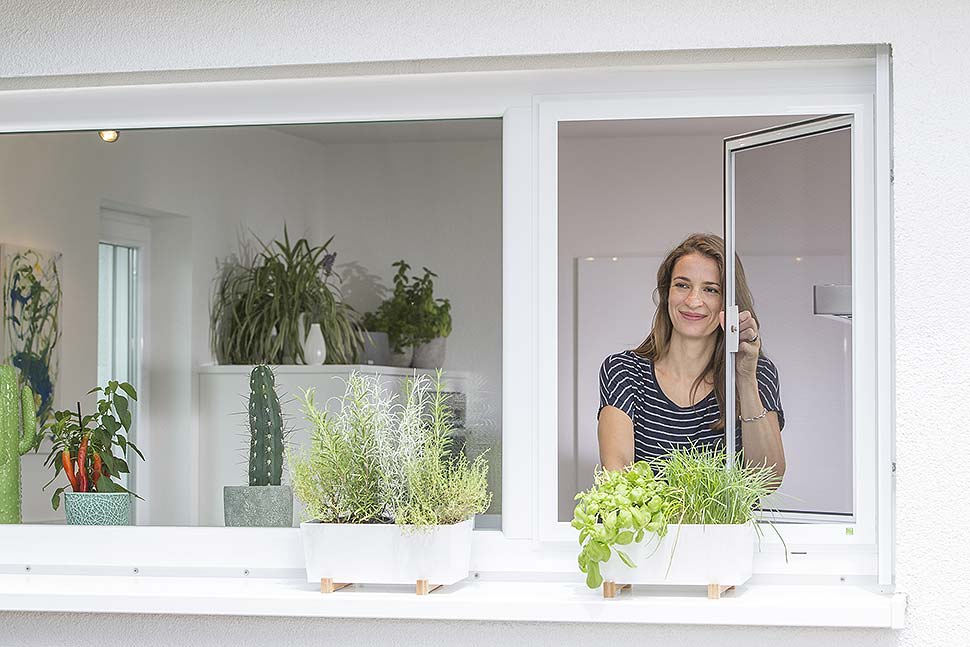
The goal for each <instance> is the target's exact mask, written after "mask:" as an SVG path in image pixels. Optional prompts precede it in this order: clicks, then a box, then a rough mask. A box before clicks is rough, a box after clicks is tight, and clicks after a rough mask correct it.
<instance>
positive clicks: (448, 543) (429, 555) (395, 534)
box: [292, 372, 491, 594]
mask: <svg viewBox="0 0 970 647" xmlns="http://www.w3.org/2000/svg"><path fill="white" fill-rule="evenodd" d="M331 404H332V406H331V408H330V410H328V411H324V410H320V409H318V408H317V406H316V405H315V404H314V400H313V391H312V390H311V391H307V392H306V393H305V394H304V398H303V409H304V412H305V414H306V417H307V420H308V421H309V423H310V425H311V427H312V438H311V444H310V448H309V451H308V452H306V453H304V454H303V455H301V456H300V457H299V458H297V459H295V460H294V461H293V464H292V474H293V488H294V492H295V493H296V496H297V497H298V498H299V499H300V500H301V501H302V502H303V503H304V504H305V506H306V509H305V512H304V519H305V521H304V523H302V524H301V525H300V529H301V534H302V537H303V548H304V552H305V555H306V568H307V581H309V582H320V585H321V589H322V590H323V591H325V592H330V591H333V590H334V589H335V588H337V587H338V584H337V583H342V584H348V583H362V584H363V583H382V584H414V585H415V587H416V592H417V593H419V594H421V593H427V592H429V591H430V590H431V588H433V587H436V586H440V585H448V584H453V583H455V582H458V581H460V580H462V579H464V578H465V577H467V576H468V569H469V561H470V558H471V533H472V525H473V517H474V515H475V514H478V513H481V512H484V511H485V510H486V509H487V508H488V505H489V503H490V499H491V496H490V494H489V492H488V464H487V462H486V461H485V457H484V456H480V457H478V458H476V459H475V460H474V461H469V460H468V458H467V456H466V455H465V454H464V453H463V452H457V453H453V452H452V447H451V446H452V424H453V419H454V417H453V416H452V415H451V414H450V412H449V410H448V406H447V397H446V395H445V393H444V392H443V390H442V388H441V374H440V372H439V373H438V377H437V379H436V380H432V379H431V378H430V377H429V376H426V375H421V376H417V377H415V378H413V379H408V380H406V381H405V386H404V395H403V399H402V401H401V402H398V401H397V398H396V396H394V395H390V394H389V393H388V391H387V390H386V388H385V387H384V386H383V379H382V378H381V376H378V375H373V376H364V375H361V374H360V373H356V372H355V373H353V374H352V375H351V377H350V378H349V380H348V382H347V388H346V391H345V393H344V395H343V396H342V397H341V398H338V399H337V400H336V401H335V402H333V403H331Z"/></svg>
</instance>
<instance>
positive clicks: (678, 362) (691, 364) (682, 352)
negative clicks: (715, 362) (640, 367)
mask: <svg viewBox="0 0 970 647" xmlns="http://www.w3.org/2000/svg"><path fill="white" fill-rule="evenodd" d="M713 354H714V335H711V336H709V337H707V338H704V339H689V338H687V337H682V336H680V335H678V334H677V332H676V331H675V332H674V334H673V336H672V337H671V338H670V345H669V346H668V347H667V354H666V355H665V356H664V358H663V359H661V360H658V361H657V362H654V364H655V365H659V366H660V368H661V370H663V372H664V373H665V374H666V375H669V376H671V377H673V378H675V379H677V380H683V381H685V382H693V381H694V380H696V379H697V378H698V377H699V376H701V375H702V374H703V373H704V371H705V369H706V368H707V365H708V363H710V361H711V355H713Z"/></svg>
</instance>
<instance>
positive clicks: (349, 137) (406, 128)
mask: <svg viewBox="0 0 970 647" xmlns="http://www.w3.org/2000/svg"><path fill="white" fill-rule="evenodd" d="M805 118H806V117H805V116H800V115H784V116H777V117H712V118H695V119H620V120H610V121H573V122H563V123H562V124H561V125H560V127H559V128H560V131H559V132H560V135H561V136H563V137H658V136H678V137H679V136H691V135H699V136H715V137H720V138H723V137H729V136H731V135H738V134H741V133H746V132H751V131H753V130H760V129H762V128H768V127H771V126H777V125H779V124H785V123H791V122H794V121H799V120H801V119H805ZM273 129H274V130H277V131H279V132H282V133H286V134H289V135H293V136H295V137H302V138H303V139H308V140H311V141H315V142H317V143H320V144H347V143H380V142H443V141H500V140H501V139H502V120H501V119H497V118H493V119H446V120H429V121H374V122H360V123H332V124H301V125H293V126H273Z"/></svg>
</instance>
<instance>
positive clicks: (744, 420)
mask: <svg viewBox="0 0 970 647" xmlns="http://www.w3.org/2000/svg"><path fill="white" fill-rule="evenodd" d="M767 415H768V407H764V408H763V409H762V410H761V413H759V414H758V415H756V416H755V417H754V418H745V417H744V416H741V415H740V414H739V415H738V418H740V420H741V422H754V421H755V420H761V419H762V418H764V417H765V416H767Z"/></svg>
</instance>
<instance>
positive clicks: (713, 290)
mask: <svg viewBox="0 0 970 647" xmlns="http://www.w3.org/2000/svg"><path fill="white" fill-rule="evenodd" d="M707 291H708V292H710V293H711V294H720V293H721V291H720V290H719V289H717V288H713V287H709V288H707Z"/></svg>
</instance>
